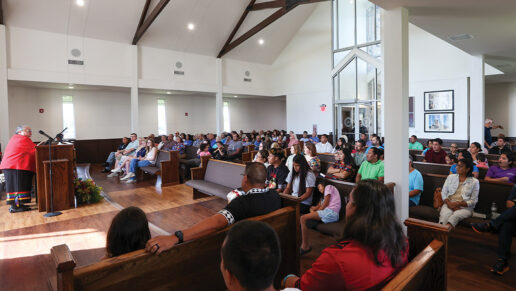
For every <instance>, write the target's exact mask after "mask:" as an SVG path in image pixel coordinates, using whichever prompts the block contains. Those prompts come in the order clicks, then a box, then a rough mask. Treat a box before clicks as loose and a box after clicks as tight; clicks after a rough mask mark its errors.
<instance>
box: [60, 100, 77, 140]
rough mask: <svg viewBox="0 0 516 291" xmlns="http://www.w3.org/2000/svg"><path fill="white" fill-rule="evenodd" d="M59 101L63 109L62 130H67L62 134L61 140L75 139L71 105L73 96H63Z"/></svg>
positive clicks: (73, 113) (75, 133) (73, 112)
mask: <svg viewBox="0 0 516 291" xmlns="http://www.w3.org/2000/svg"><path fill="white" fill-rule="evenodd" d="M61 100H62V109H63V129H65V128H67V130H65V131H64V132H63V139H75V138H77V132H76V130H75V107H74V104H73V96H71V95H64V96H62V99H61Z"/></svg>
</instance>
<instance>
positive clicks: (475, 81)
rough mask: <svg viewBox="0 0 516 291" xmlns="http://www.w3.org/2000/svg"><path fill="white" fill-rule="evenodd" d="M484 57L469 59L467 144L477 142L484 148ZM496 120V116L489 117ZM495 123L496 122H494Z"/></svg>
mask: <svg viewBox="0 0 516 291" xmlns="http://www.w3.org/2000/svg"><path fill="white" fill-rule="evenodd" d="M484 70H485V66H484V56H472V57H471V78H470V83H469V84H470V90H469V92H470V97H469V142H470V143H472V142H475V141H476V142H478V143H480V144H481V145H482V147H484V119H485V85H484V84H485V82H484V73H485V72H484ZM490 117H491V118H493V119H495V120H496V116H490ZM495 123H496V121H495Z"/></svg>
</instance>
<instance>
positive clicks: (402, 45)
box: [382, 7, 409, 222]
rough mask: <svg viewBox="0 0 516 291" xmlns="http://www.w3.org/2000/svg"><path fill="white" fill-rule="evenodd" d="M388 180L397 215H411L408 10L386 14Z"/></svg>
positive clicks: (385, 95)
mask: <svg viewBox="0 0 516 291" xmlns="http://www.w3.org/2000/svg"><path fill="white" fill-rule="evenodd" d="M383 20H384V22H383V36H382V41H383V50H384V53H383V59H384V83H383V84H384V86H383V87H384V103H385V104H384V106H383V108H384V122H385V129H384V133H385V182H394V183H396V187H395V190H394V198H395V202H396V214H397V216H398V218H399V219H400V221H401V222H403V221H404V220H405V219H407V218H408V205H409V195H408V192H409V191H408V186H409V179H408V176H409V171H408V162H409V159H408V153H409V152H408V81H409V80H408V73H409V66H408V10H407V9H406V8H402V7H400V8H395V9H392V10H385V11H384V15H383Z"/></svg>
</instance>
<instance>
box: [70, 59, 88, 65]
mask: <svg viewBox="0 0 516 291" xmlns="http://www.w3.org/2000/svg"><path fill="white" fill-rule="evenodd" d="M68 64H69V65H77V66H84V61H79V60H68Z"/></svg>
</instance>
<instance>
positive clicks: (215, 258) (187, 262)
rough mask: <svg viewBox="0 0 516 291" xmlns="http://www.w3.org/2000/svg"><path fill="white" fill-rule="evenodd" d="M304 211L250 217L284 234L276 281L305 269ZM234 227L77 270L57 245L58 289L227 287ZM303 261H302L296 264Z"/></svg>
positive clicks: (286, 209)
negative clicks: (226, 262) (227, 246)
mask: <svg viewBox="0 0 516 291" xmlns="http://www.w3.org/2000/svg"><path fill="white" fill-rule="evenodd" d="M297 215H298V211H296V208H294V207H292V206H288V207H284V208H281V209H279V210H276V211H274V212H271V213H269V214H267V215H262V216H259V217H254V218H250V220H257V221H263V222H265V223H268V224H269V225H270V226H271V227H272V228H273V229H274V230H275V231H276V233H277V234H278V237H279V239H280V245H281V252H282V261H281V264H280V268H279V271H278V275H277V276H276V279H275V285H276V286H279V283H280V280H281V278H282V276H284V274H290V273H296V274H298V273H299V251H298V249H299V245H298V242H297V237H298V235H297V234H296V231H297V227H296V218H297V219H298V217H297ZM229 229H230V227H228V228H225V229H223V230H221V231H218V232H216V233H214V234H212V235H209V236H207V237H204V238H201V239H197V240H194V241H190V242H185V243H183V244H181V245H178V246H175V247H174V248H172V249H171V250H170V251H167V252H164V253H163V254H161V255H160V256H155V255H150V254H148V253H146V252H145V251H144V250H138V251H134V252H131V253H128V254H124V255H122V256H118V257H114V258H110V259H107V260H103V261H100V262H98V263H95V264H92V265H89V266H84V267H79V268H76V269H75V268H74V267H75V262H74V260H73V256H72V255H71V253H70V250H69V249H68V247H67V246H66V245H59V246H55V247H53V248H52V249H51V253H52V256H53V258H54V261H55V263H56V269H57V274H58V276H57V281H55V282H53V283H51V286H52V288H53V289H54V290H63V291H68V290H225V284H224V280H223V278H222V275H221V273H220V249H221V246H222V242H223V241H224V238H225V237H226V234H227V231H228V230H229ZM296 262H297V263H296Z"/></svg>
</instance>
